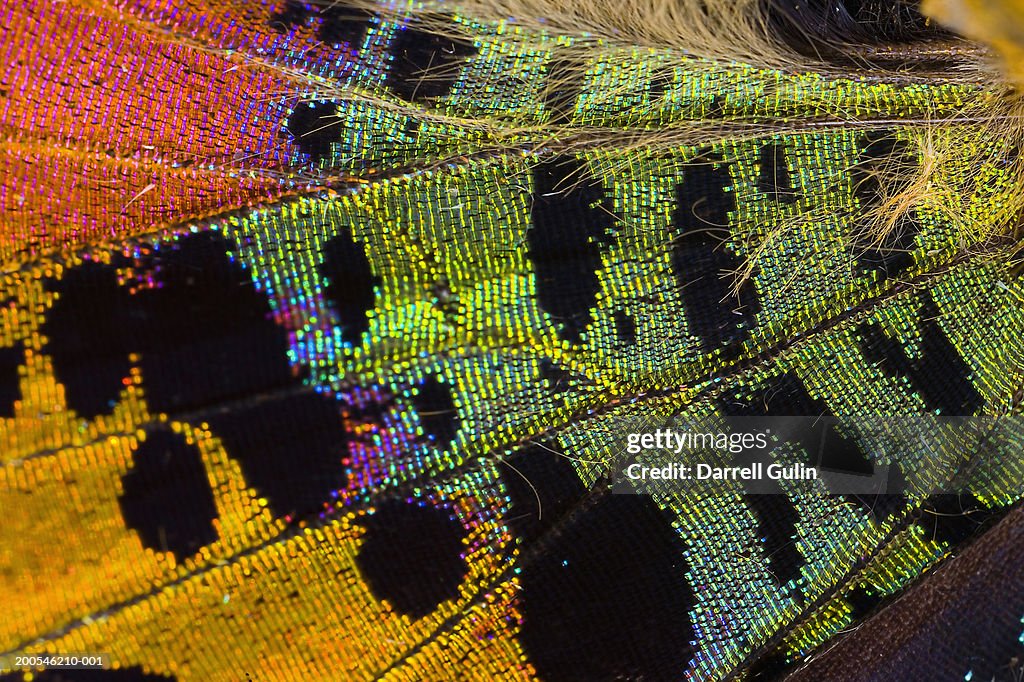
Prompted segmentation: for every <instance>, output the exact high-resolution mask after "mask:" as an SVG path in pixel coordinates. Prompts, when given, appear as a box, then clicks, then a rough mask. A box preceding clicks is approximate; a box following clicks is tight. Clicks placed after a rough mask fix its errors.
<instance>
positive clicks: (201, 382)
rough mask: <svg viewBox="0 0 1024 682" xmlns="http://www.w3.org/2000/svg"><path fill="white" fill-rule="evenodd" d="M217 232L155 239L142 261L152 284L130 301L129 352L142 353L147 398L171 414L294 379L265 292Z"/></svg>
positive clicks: (283, 333) (285, 345)
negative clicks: (132, 339) (133, 336)
mask: <svg viewBox="0 0 1024 682" xmlns="http://www.w3.org/2000/svg"><path fill="white" fill-rule="evenodd" d="M232 250H233V245H232V244H231V243H230V242H229V241H228V240H227V239H225V238H224V237H223V236H222V235H220V234H219V233H217V232H212V231H211V232H201V233H198V234H193V235H188V236H185V237H182V238H180V239H179V240H178V241H177V242H172V243H166V244H162V245H161V246H160V248H159V249H158V250H157V251H156V252H155V253H154V254H152V255H151V256H149V257H147V258H146V260H145V262H144V265H145V267H148V268H149V270H150V271H151V273H152V277H153V278H154V279H155V280H156V282H157V286H156V287H155V288H152V289H146V290H143V291H140V292H139V293H138V294H137V295H136V296H135V297H133V298H134V299H136V300H133V301H132V306H131V311H132V315H133V319H132V328H133V329H134V330H135V332H136V333H137V334H138V335H139V338H140V340H139V343H138V344H137V346H136V347H135V348H133V350H139V351H141V353H142V359H141V366H142V372H143V381H144V385H145V393H146V400H147V402H148V404H149V406H150V408H151V409H152V410H153V411H154V412H168V413H171V412H175V411H179V410H183V409H186V408H190V409H191V408H196V407H200V406H205V405H210V404H213V403H214V402H217V401H223V400H227V399H232V398H237V397H241V396H248V395H252V394H253V393H256V392H258V391H260V390H266V389H268V388H273V387H276V386H282V385H285V384H288V383H290V382H292V381H293V380H294V377H293V375H292V371H291V368H290V365H289V363H288V335H287V332H286V331H285V330H284V329H283V328H281V327H280V326H278V325H277V324H276V323H275V322H274V320H273V318H272V315H271V310H270V304H269V303H268V302H267V299H266V297H265V296H264V295H263V294H262V293H260V292H258V291H257V290H256V287H255V285H254V284H253V282H252V279H251V278H250V276H249V274H248V273H247V272H246V271H245V270H244V269H243V268H242V267H241V266H240V265H239V264H238V263H236V262H234V261H232V260H231V259H230V258H229V252H230V251H232Z"/></svg>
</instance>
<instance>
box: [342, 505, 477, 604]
mask: <svg viewBox="0 0 1024 682" xmlns="http://www.w3.org/2000/svg"><path fill="white" fill-rule="evenodd" d="M362 524H363V525H364V526H365V527H366V534H365V536H364V537H363V542H362V544H361V545H360V547H359V553H358V554H357V555H356V565H357V566H358V567H359V572H360V573H361V574H362V575H363V578H364V579H365V580H366V584H367V585H368V586H369V587H370V591H371V592H373V594H374V596H375V597H377V598H378V599H381V600H387V601H388V603H390V604H391V606H392V607H393V608H394V609H395V610H396V611H398V612H399V613H403V614H405V615H407V616H411V617H412V618H422V617H423V616H426V615H428V614H430V613H431V612H433V611H434V610H435V609H436V608H437V607H438V605H440V604H441V603H442V602H445V601H448V600H449V599H454V598H456V597H458V596H459V585H461V584H462V580H463V578H465V577H466V573H467V571H468V567H467V565H466V561H465V559H464V558H463V557H462V553H463V551H464V550H465V546H464V545H463V539H464V538H465V536H466V531H465V529H464V528H463V526H462V524H461V523H459V521H458V520H457V519H456V518H454V517H453V516H452V514H451V512H450V511H449V510H447V509H445V508H443V507H434V506H430V505H429V504H421V503H417V502H405V501H396V500H391V501H387V502H384V503H383V504H381V505H380V506H378V507H377V510H376V511H375V512H374V513H373V514H371V515H369V516H367V517H365V518H364V519H363V520H362Z"/></svg>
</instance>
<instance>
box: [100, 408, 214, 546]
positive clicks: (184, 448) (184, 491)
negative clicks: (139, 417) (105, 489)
mask: <svg viewBox="0 0 1024 682" xmlns="http://www.w3.org/2000/svg"><path fill="white" fill-rule="evenodd" d="M121 486H122V488H123V490H124V492H123V493H122V494H121V496H120V497H119V498H118V502H119V504H120V505H121V515H122V517H123V518H124V522H125V525H126V526H128V527H129V528H131V529H133V530H134V531H136V532H137V533H138V534H139V538H140V539H141V540H142V544H143V545H144V546H146V547H148V548H150V549H153V550H156V551H158V552H173V553H174V556H175V557H176V558H177V559H178V561H181V560H182V559H184V558H186V557H189V556H192V555H193V554H195V553H196V552H198V551H199V549H200V548H201V547H203V546H204V545H208V544H210V543H211V542H213V541H215V540H216V539H217V531H216V530H215V529H214V527H213V520H214V519H216V518H217V507H216V505H215V504H214V500H213V491H212V490H210V481H209V479H208V478H207V476H206V468H205V467H204V466H203V458H202V455H201V454H200V452H199V449H198V448H197V447H196V446H195V445H193V444H190V443H189V442H188V441H187V440H186V439H185V436H183V435H181V434H179V433H174V432H173V431H171V430H170V429H166V428H154V429H151V430H149V431H147V432H146V439H145V440H144V441H142V443H140V444H139V447H138V448H137V449H136V450H135V454H134V455H133V456H132V468H131V470H129V471H128V473H126V474H125V475H124V477H123V478H122V479H121Z"/></svg>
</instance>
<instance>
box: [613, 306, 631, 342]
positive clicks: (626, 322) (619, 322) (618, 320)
mask: <svg viewBox="0 0 1024 682" xmlns="http://www.w3.org/2000/svg"><path fill="white" fill-rule="evenodd" d="M612 318H613V320H614V321H615V336H616V337H618V339H619V342H620V343H624V344H626V345H627V346H632V345H633V344H634V343H636V321H635V320H634V319H633V318H632V316H630V315H629V314H627V313H626V312H624V311H622V310H616V311H615V312H614V313H613V315H612Z"/></svg>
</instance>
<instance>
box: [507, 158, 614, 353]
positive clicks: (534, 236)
mask: <svg viewBox="0 0 1024 682" xmlns="http://www.w3.org/2000/svg"><path fill="white" fill-rule="evenodd" d="M533 191H534V194H533V207H532V210H531V217H532V223H533V224H532V226H531V227H530V229H529V230H527V233H526V240H527V244H528V247H529V250H528V256H529V258H530V261H531V262H532V263H533V269H534V273H535V275H536V287H537V303H538V304H539V305H540V307H541V309H543V310H544V312H546V313H547V314H548V315H550V316H551V317H552V318H554V320H555V322H556V324H557V325H558V335H559V338H561V339H563V340H566V341H570V342H572V343H577V342H579V341H580V338H581V336H580V335H581V334H582V332H583V330H584V329H585V328H586V327H587V325H589V324H590V322H591V319H592V316H593V313H592V310H591V309H592V308H593V307H594V304H595V303H596V301H597V292H598V290H599V289H600V281H599V279H598V274H597V273H598V271H599V270H600V269H601V244H602V243H609V242H610V240H611V231H612V229H613V227H614V225H615V218H614V216H613V215H612V213H611V209H610V207H609V202H608V200H607V198H606V196H605V192H604V189H603V188H602V187H601V185H600V183H598V182H597V181H595V180H594V179H592V178H591V177H590V176H589V175H588V174H587V173H586V169H585V167H584V164H583V163H581V162H580V161H577V160H576V159H573V158H570V157H558V158H555V159H552V160H550V161H545V162H543V163H540V164H538V165H536V166H534V168H533Z"/></svg>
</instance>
